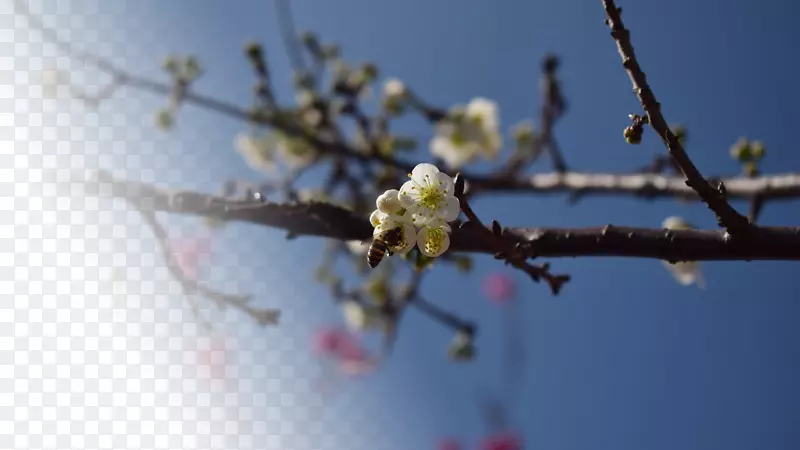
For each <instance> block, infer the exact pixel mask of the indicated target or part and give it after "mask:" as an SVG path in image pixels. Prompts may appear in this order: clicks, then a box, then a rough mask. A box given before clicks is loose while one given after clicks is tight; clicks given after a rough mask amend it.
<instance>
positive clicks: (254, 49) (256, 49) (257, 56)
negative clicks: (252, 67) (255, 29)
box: [244, 41, 264, 61]
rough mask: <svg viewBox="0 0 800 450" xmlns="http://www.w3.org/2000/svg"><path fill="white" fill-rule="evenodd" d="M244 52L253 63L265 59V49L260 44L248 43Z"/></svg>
mask: <svg viewBox="0 0 800 450" xmlns="http://www.w3.org/2000/svg"><path fill="white" fill-rule="evenodd" d="M244 52H245V54H246V55H247V57H248V58H249V59H250V60H251V61H262V60H263V59H264V48H263V47H262V46H261V44H259V43H258V42H255V41H251V42H248V43H247V44H246V45H245V46H244Z"/></svg>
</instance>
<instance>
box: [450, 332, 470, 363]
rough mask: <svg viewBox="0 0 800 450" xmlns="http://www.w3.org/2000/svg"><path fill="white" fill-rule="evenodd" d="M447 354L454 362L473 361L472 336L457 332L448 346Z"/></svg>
mask: <svg viewBox="0 0 800 450" xmlns="http://www.w3.org/2000/svg"><path fill="white" fill-rule="evenodd" d="M448 354H449V355H450V357H451V358H453V359H454V360H456V361H464V362H465V361H472V360H473V359H475V345H474V344H473V342H472V336H470V335H469V334H467V333H466V332H464V331H459V332H458V333H457V334H456V336H455V338H453V342H452V343H451V344H450V348H449V349H448Z"/></svg>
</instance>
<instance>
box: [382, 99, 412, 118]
mask: <svg viewBox="0 0 800 450" xmlns="http://www.w3.org/2000/svg"><path fill="white" fill-rule="evenodd" d="M381 101H382V103H383V109H385V110H386V111H388V112H389V113H391V114H392V115H394V116H399V115H400V114H403V113H404V112H405V109H406V108H405V104H404V103H403V101H402V100H401V99H399V98H396V97H385V98H383V99H382V100H381Z"/></svg>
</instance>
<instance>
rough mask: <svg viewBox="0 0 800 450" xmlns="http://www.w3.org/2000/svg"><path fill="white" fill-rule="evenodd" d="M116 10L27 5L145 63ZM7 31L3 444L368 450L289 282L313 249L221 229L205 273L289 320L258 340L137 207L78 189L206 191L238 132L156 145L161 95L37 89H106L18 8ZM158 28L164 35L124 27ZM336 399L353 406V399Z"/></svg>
mask: <svg viewBox="0 0 800 450" xmlns="http://www.w3.org/2000/svg"><path fill="white" fill-rule="evenodd" d="M101 4H102V5H103V6H102V8H101V6H100V5H101ZM114 4H115V5H119V6H108V5H110V2H105V3H103V2H98V1H94V2H82V3H81V4H80V7H81V9H79V10H78V9H76V10H70V9H68V8H67V6H65V5H66V3H64V2H52V1H50V2H44V3H42V4H40V2H31V10H32V11H33V12H34V14H39V15H40V17H41V18H42V19H43V21H44V22H45V23H46V24H49V25H51V26H53V27H54V28H56V29H57V30H59V32H60V33H61V36H62V37H64V38H66V39H68V40H70V41H71V42H73V43H74V44H76V45H78V46H84V47H87V48H91V49H93V50H96V51H97V52H98V53H100V54H103V55H106V56H113V58H112V59H113V60H114V61H115V62H118V63H123V64H122V65H125V64H124V63H126V62H127V63H131V64H132V66H131V67H133V68H136V67H137V66H140V65H143V64H139V63H137V62H139V61H148V62H150V61H151V60H152V59H153V52H152V50H149V49H152V48H154V47H153V46H154V45H157V44H158V43H157V42H151V41H148V39H150V38H153V37H154V36H157V35H158V34H159V33H158V32H157V31H158V30H159V26H163V24H160V23H159V22H158V21H155V22H152V23H150V22H148V20H146V19H145V18H143V16H141V15H138V16H137V14H134V13H131V14H130V17H128V16H127V15H126V14H128V13H129V12H130V11H128V10H126V3H118V4H117V3H114ZM37 5H38V6H37ZM76 8H77V6H76ZM138 12H139V13H141V11H138ZM137 21H138V23H139V25H131V23H134V24H135V23H137ZM0 22H1V23H2V27H0V55H3V56H2V57H0V140H1V141H2V143H0V148H1V149H2V151H0V175H1V176H0V249H2V250H1V251H0V285H2V290H0V295H1V296H2V302H1V303H0V322H2V324H0V448H1V449H31V450H33V449H45V448H54V449H55V448H57V449H59V450H64V449H114V450H121V449H251V448H252V449H283V450H286V449H298V450H300V449H327V448H331V449H333V448H342V447H348V448H359V447H361V448H366V447H370V448H374V445H371V443H363V442H362V444H364V445H358V440H354V441H352V442H350V441H349V440H348V436H350V435H352V434H353V433H342V432H341V431H340V430H341V429H342V425H341V424H342V420H346V418H345V419H342V414H341V411H340V410H336V409H331V408H329V405H328V403H329V402H330V401H331V399H332V397H330V396H325V395H323V394H322V393H321V392H320V390H319V385H320V377H323V378H324V377H330V376H331V374H329V373H328V374H326V373H325V372H322V374H320V373H319V371H318V370H317V369H318V367H317V365H316V364H315V363H316V362H315V361H314V360H313V359H312V356H311V355H309V354H308V338H309V336H310V335H311V331H312V329H311V325H310V323H309V322H308V321H307V320H306V318H307V317H309V316H313V314H315V313H314V311H317V310H319V304H320V302H322V301H324V300H327V299H319V298H309V299H308V301H302V299H301V298H302V296H304V295H306V296H308V294H306V293H305V292H306V291H305V290H301V289H300V288H298V287H297V286H305V285H308V282H309V278H310V275H309V274H307V273H306V272H307V271H306V270H305V269H306V268H307V267H308V266H309V264H313V263H314V262H315V260H314V259H313V258H315V257H316V254H313V253H311V254H309V255H306V254H305V253H304V252H297V251H292V250H291V249H290V248H289V247H287V245H289V244H287V243H285V242H284V241H283V240H282V239H280V237H279V236H273V237H278V239H280V242H272V241H273V240H274V239H272V238H271V237H270V236H265V235H264V233H263V232H262V230H254V229H252V228H247V227H240V228H232V229H231V231H227V230H225V229H223V230H222V231H220V232H218V233H219V235H218V237H217V238H215V249H214V258H213V264H209V267H207V268H206V270H205V271H201V274H200V276H201V277H202V278H203V280H206V281H209V283H210V284H212V287H214V288H216V289H219V290H223V291H227V292H234V293H254V294H256V295H255V300H254V301H255V302H258V303H259V304H260V305H261V306H264V307H278V308H281V309H282V310H283V316H282V320H281V322H282V323H281V326H280V327H276V328H261V327H258V326H257V325H255V324H254V323H253V321H252V319H250V318H249V317H246V316H244V315H243V314H239V313H237V312H235V311H231V310H230V308H229V309H227V310H225V311H222V312H221V311H220V310H219V309H218V308H217V307H216V305H213V304H211V303H209V301H208V300H206V299H203V298H193V297H191V296H187V295H186V294H185V293H184V292H183V290H182V288H181V286H180V285H179V284H178V283H177V282H176V281H175V280H174V279H173V278H172V277H171V276H170V275H169V274H168V272H167V270H166V268H165V265H164V253H163V251H162V248H161V246H160V244H159V242H158V241H157V240H156V239H155V238H154V235H153V233H152V230H151V229H150V228H148V227H147V226H146V224H145V222H144V221H143V220H142V217H141V215H140V214H139V213H138V212H137V211H135V210H133V209H131V207H130V206H129V205H127V204H125V203H124V202H122V201H118V200H116V201H115V200H109V199H98V198H94V197H87V196H86V195H85V194H84V193H83V192H82V191H81V189H80V185H77V184H71V183H70V182H69V181H68V180H69V179H70V177H71V175H70V174H71V173H73V172H74V171H80V170H83V169H87V168H96V167H103V168H107V169H113V170H114V171H115V172H116V173H120V174H122V175H124V176H125V177H127V178H129V179H132V180H139V181H145V182H157V183H159V184H164V185H168V186H169V185H174V186H203V187H205V188H206V189H207V190H214V187H216V186H220V185H221V184H222V182H224V181H225V177H226V176H227V175H226V173H225V169H220V166H219V165H218V164H215V163H213V161H214V160H213V158H214V157H215V156H213V155H214V154H215V153H214V152H215V151H217V150H218V148H215V147H218V144H219V142H223V141H224V142H226V143H228V145H229V143H230V141H231V136H222V137H215V136H214V135H213V134H212V135H211V136H208V135H203V134H198V133H190V132H188V131H191V130H202V131H203V132H204V133H209V128H208V127H206V126H202V125H201V126H198V123H201V124H202V122H197V121H196V120H197V119H192V118H191V115H187V116H188V117H185V118H184V117H181V127H182V129H183V130H188V131H187V132H185V133H184V134H181V133H177V135H178V137H174V136H169V135H164V134H159V133H157V132H156V131H155V130H154V128H153V126H152V120H151V118H152V112H153V111H154V110H155V109H156V108H158V106H159V105H160V104H161V102H162V101H163V99H154V98H152V97H147V96H144V95H142V94H139V93H137V92H135V91H121V92H119V93H117V94H116V95H115V96H114V97H113V98H111V99H109V100H108V101H107V102H105V103H103V104H101V105H100V106H99V107H98V108H92V107H90V105H86V104H84V103H82V102H80V101H75V99H71V98H69V93H70V89H69V88H67V87H65V86H60V87H57V88H56V89H55V91H54V92H53V90H52V89H50V90H49V91H48V87H47V86H46V85H43V81H42V76H43V73H45V72H46V71H48V70H50V69H52V68H53V67H57V68H59V69H61V70H64V71H66V72H68V73H70V74H71V78H70V81H71V82H75V83H76V84H77V85H79V86H80V87H81V88H82V89H85V90H86V91H88V92H96V91H98V90H99V89H102V88H103V87H104V86H105V85H106V84H107V83H108V81H109V80H108V79H107V78H103V77H102V76H96V75H95V74H93V72H92V71H91V69H90V68H87V67H85V66H81V65H80V64H76V63H75V61H71V60H68V59H66V58H63V57H62V56H59V53H58V52H57V51H56V50H55V49H54V48H53V47H52V46H50V45H48V44H46V43H44V42H43V41H42V37H41V35H40V34H38V33H36V32H34V31H32V30H30V28H29V27H28V24H27V23H26V22H25V21H24V20H21V19H20V18H19V17H18V16H14V15H13V11H12V10H11V8H10V4H7V5H2V9H0ZM150 25H152V26H153V27H154V30H156V32H153V33H138V34H136V35H135V36H134V37H132V36H131V35H130V33H128V35H126V34H125V33H124V32H122V31H119V30H128V31H130V30H132V29H133V30H135V29H139V30H141V29H144V28H146V27H147V26H150ZM137 27H139V28H137ZM156 48H158V47H156ZM163 50H164V53H166V51H167V50H168V49H163ZM145 66H146V65H145ZM50 87H52V86H50ZM193 120H195V121H193ZM181 138H182V139H181ZM209 139H211V141H209ZM230 154H231V155H233V154H234V152H232V151H231V152H230ZM210 161H212V162H210ZM209 186H211V187H212V188H209ZM159 219H160V220H162V221H163V223H164V225H165V227H166V228H167V230H168V231H169V232H170V233H171V234H174V235H187V236H191V235H194V234H196V233H198V232H201V231H203V227H202V224H201V223H200V222H199V221H196V220H194V221H193V220H189V219H185V218H173V217H166V216H160V217H159ZM292 245H293V244H292ZM262 247H263V248H262ZM254 248H258V249H259V251H258V254H255V255H254V252H253V251H252V250H253V249H254ZM265 262H267V263H265ZM274 262H277V263H274ZM304 289H305V287H304ZM193 303H195V304H196V305H197V310H198V311H199V315H198V313H197V312H196V311H195V310H194V309H193V308H192V307H191V305H192V304H193ZM206 322H210V323H211V325H212V326H213V329H211V330H209V329H207V328H206V327H205V326H204V324H205V323H206ZM339 400H343V401H342V402H341V403H342V404H343V405H344V407H346V408H348V409H357V405H356V404H355V402H354V399H353V398H350V397H348V396H347V395H346V394H345V396H344V398H342V397H341V396H339V397H338V400H337V401H339ZM369 415H370V414H369V412H363V413H362V414H361V415H360V416H359V417H360V418H359V420H364V419H365V418H368V417H369ZM353 427H354V425H352V424H351V425H349V428H353ZM345 428H347V427H345ZM362 440H363V439H362ZM353 444H356V445H355V447H354V446H353Z"/></svg>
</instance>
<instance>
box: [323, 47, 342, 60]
mask: <svg viewBox="0 0 800 450" xmlns="http://www.w3.org/2000/svg"><path fill="white" fill-rule="evenodd" d="M322 57H323V58H325V59H334V58H338V57H339V46H338V45H334V44H330V45H323V46H322Z"/></svg>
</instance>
